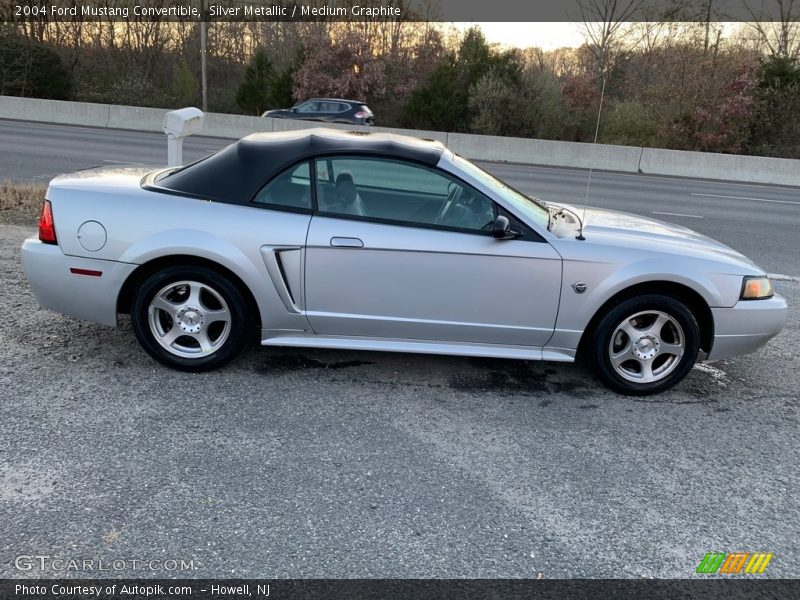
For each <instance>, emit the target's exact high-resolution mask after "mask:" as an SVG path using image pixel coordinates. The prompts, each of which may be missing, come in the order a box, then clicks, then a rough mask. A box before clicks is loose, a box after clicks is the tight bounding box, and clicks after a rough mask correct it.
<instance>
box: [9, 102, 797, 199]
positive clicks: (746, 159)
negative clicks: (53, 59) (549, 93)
mask: <svg viewBox="0 0 800 600" xmlns="http://www.w3.org/2000/svg"><path fill="white" fill-rule="evenodd" d="M166 112H167V109H160V108H143V107H137V106H118V105H113V104H92V103H87V102H63V101H60V100H41V99H38V98H17V97H14V96H0V119H16V120H21V121H37V122H44V123H58V124H65V125H84V126H90V127H107V128H111V129H129V130H134V131H157V132H161V128H162V126H163V124H164V115H165V114H166ZM319 126H320V124H319V123H315V122H311V121H292V120H283V119H262V118H260V117H248V116H243V115H225V114H220V113H206V119H205V127H204V129H203V132H202V135H206V136H212V137H221V138H233V139H235V138H240V137H243V136H245V135H248V134H250V133H254V132H260V131H266V132H269V131H287V130H292V129H305V128H309V127H319ZM325 126H326V127H334V128H339V129H351V130H352V129H358V130H363V131H382V132H387V133H397V134H401V135H412V136H416V137H423V138H431V139H436V140H439V141H441V142H442V143H444V144H445V145H447V146H448V147H449V148H450V149H452V150H453V151H454V152H456V153H458V154H460V155H462V156H465V157H466V158H470V159H478V160H489V161H499V162H512V163H520V164H530V165H546V166H555V167H577V168H589V167H594V168H595V169H603V170H607V171H621V172H627V173H645V174H648V175H669V176H680V177H692V178H700V179H720V180H727V181H743V182H750V183H767V184H779V185H792V186H800V160H792V159H786V158H766V157H760V156H742V155H734V154H715V153H711V152H685V151H681V150H662V149H658V148H637V147H632V146H612V145H608V144H597V145H594V144H583V143H578V142H557V141H552V140H536V139H527V138H512V137H498V136H488V135H473V134H464V133H446V132H441V131H421V130H413V129H390V128H385V127H363V126H353V125H327V124H326V125H325Z"/></svg>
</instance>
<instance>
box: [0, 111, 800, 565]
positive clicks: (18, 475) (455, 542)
mask: <svg viewBox="0 0 800 600" xmlns="http://www.w3.org/2000/svg"><path fill="white" fill-rule="evenodd" d="M26 131H27V132H28V134H29V135H28V136H27V138H30V139H28V140H27V141H26V136H25V135H24V134H25V132H26ZM56 132H57V134H56ZM110 134H112V132H107V131H96V130H90V129H82V128H59V127H53V126H35V125H31V124H24V125H23V124H18V123H11V124H10V123H8V122H0V176H8V175H14V176H15V177H19V178H21V179H32V178H34V177H39V178H46V177H49V176H50V175H52V174H55V173H57V172H61V171H65V170H71V169H76V168H82V167H88V166H92V165H94V164H102V162H103V161H112V160H114V161H116V160H119V161H121V162H126V161H132V162H144V163H152V162H155V161H157V160H160V159H161V158H162V157H161V156H160V155H159V154H158V152H159V151H160V150H159V148H162V149H163V146H162V144H163V139H161V136H157V135H148V134H138V133H128V132H113V137H112V138H110V141H109V142H105V141H104V140H105V138H108V137H109V136H110ZM15 136H16V137H15ZM36 136H39V137H40V138H41V139H40V141H39V143H38V144H37V143H36V142H35V141H34V139H33V138H35V137H36ZM81 140H82V141H81ZM222 144H224V141H221V140H209V139H196V140H189V143H188V148H187V154H188V155H189V157H190V158H191V157H192V156H197V155H198V154H199V153H202V152H205V151H208V150H212V149H214V148H216V147H218V146H219V145H222ZM136 157H139V158H140V160H136ZM106 164H113V163H106ZM490 168H492V169H494V170H495V171H497V172H498V173H499V174H500V175H501V176H507V177H508V179H509V180H511V181H512V182H513V183H515V184H516V185H518V186H519V187H522V188H525V189H526V191H537V192H538V193H539V195H540V196H542V197H544V198H545V199H548V198H549V199H553V200H565V199H567V196H568V195H569V194H575V193H578V192H580V188H581V183H580V179H581V177H583V186H585V176H586V174H585V173H582V172H580V171H572V170H563V169H550V168H548V169H539V168H534V167H518V166H513V165H491V166H490ZM48 169H50V170H48ZM594 183H596V184H597V185H596V187H593V189H594V190H595V192H597V195H596V196H595V195H594V192H593V200H592V204H595V205H598V204H600V205H607V206H614V207H619V208H628V209H630V210H633V209H635V212H640V213H643V214H649V213H652V212H653V211H659V212H677V213H690V210H689V209H693V210H695V211H701V210H703V211H706V212H705V213H704V214H702V215H700V214H698V213H697V212H696V213H694V214H697V216H703V217H704V218H703V219H699V218H696V217H695V218H694V221H693V222H692V223H691V224H692V225H693V226H695V228H697V229H700V230H701V231H702V230H703V229H702V228H701V227H700V226H698V225H702V226H703V227H709V228H717V229H718V230H719V231H720V232H722V233H724V232H726V231H728V230H729V229H730V234H731V235H732V236H733V241H739V242H741V243H743V244H744V243H750V242H749V240H750V238H751V237H755V243H754V245H755V246H756V249H760V251H761V252H762V254H761V255H758V256H757V255H756V253H754V252H749V253H750V254H751V255H752V256H754V257H756V258H757V260H760V261H761V262H762V264H764V266H766V267H767V268H768V269H770V270H773V271H779V272H783V273H788V274H791V275H796V274H798V269H797V263H798V261H797V258H798V252H797V247H798V246H797V243H796V242H793V238H792V236H791V234H792V233H793V229H794V228H796V224H797V222H798V220H797V211H798V210H800V207H798V206H797V205H795V204H781V203H774V206H773V204H772V203H766V202H760V203H759V202H756V201H751V204H752V206H753V207H755V209H757V210H754V211H753V212H752V214H751V212H750V211H748V210H747V209H746V208H741V209H734V208H733V207H734V206H739V205H738V204H725V205H724V207H723V208H724V209H723V208H717V209H714V208H713V207H714V206H716V205H715V204H714V202H717V200H714V199H712V198H711V197H707V196H697V197H692V196H690V197H689V198H686V197H685V196H687V195H688V194H690V193H692V192H694V193H709V191H713V192H715V193H717V192H719V193H720V195H734V194H730V193H726V192H728V191H729V190H737V194H738V195H740V196H748V197H756V196H759V197H761V198H762V199H764V200H766V199H780V200H782V201H784V200H785V201H786V202H795V201H797V200H793V198H795V199H796V198H797V191H796V190H791V189H788V188H776V187H758V188H753V189H757V190H758V192H757V193H754V192H753V191H747V192H744V191H743V190H744V189H745V186H736V185H733V184H724V183H718V182H716V183H713V182H712V183H709V182H697V181H691V180H679V179H662V178H650V177H642V176H635V175H633V176H627V175H619V174H606V173H604V174H597V173H595V175H594ZM625 186H627V188H626V187H625ZM532 188H536V190H534V189H532ZM622 189H628V191H627V192H624V193H625V198H627V200H625V201H624V202H625V203H630V206H625V207H622V206H617V205H614V204H612V203H613V202H623V200H620V199H615V198H621V197H622V196H621V194H622V193H623V192H622V191H621V190H622ZM748 189H749V188H748ZM681 190H683V192H682V191H681ZM687 190H689V191H687ZM702 190H705V191H702ZM644 192H652V193H653V194H657V197H658V198H661V201H660V203H658V204H656V203H655V201H653V200H650V199H648V200H647V201H641V200H639V201H638V202H640V203H639V204H634V203H635V202H637V201H636V200H635V197H636V195H637V193H644ZM672 194H674V195H675V199H674V200H668V198H669V197H670V196H671V195H672ZM681 194H683V195H681ZM581 196H582V192H581ZM606 196H607V197H606ZM604 197H606V198H605V199H604ZM654 197H655V196H654ZM604 202H605V203H607V204H603V203H604ZM744 202H745V201H742V207H746V206H751V204H745V203H744ZM773 209H774V210H776V211H779V212H778V213H777V214H775V215H771V213H770V211H772V210H773ZM648 210H649V212H648ZM737 211H738V212H737ZM736 214H740V216H739V217H736V216H735V215H736ZM779 215H780V218H779ZM684 218H685V219H689V218H690V217H684ZM759 219H761V220H759ZM675 220H677V218H676V219H675ZM680 222H682V223H687V222H688V221H685V222H684V221H680ZM748 226H752V227H753V228H754V233H753V235H752V236H749V235H744V234H743V233H742V232H745V231H746V228H747V227H748ZM773 228H774V231H772V229H773ZM737 231H738V232H739V234H738V238H746V239H738V238H737V235H736V232H737ZM33 232H34V230H33V228H26V227H18V226H11V225H0V290H2V292H0V314H3V315H5V318H3V319H0V340H1V341H2V343H0V423H2V427H0V578H3V577H39V576H42V575H44V576H62V575H65V574H66V575H69V576H96V575H98V573H92V572H85V571H77V572H68V573H64V572H63V571H56V570H53V569H52V567H51V568H47V569H45V571H44V572H41V571H39V570H38V569H33V570H31V571H20V570H18V569H17V568H16V567H15V558H16V557H18V556H20V555H47V556H50V557H52V558H57V559H67V560H69V559H80V560H81V561H82V560H83V559H90V560H95V561H97V560H98V559H102V560H103V561H105V562H106V563H107V564H108V563H111V562H112V561H114V560H122V561H125V563H124V564H125V565H126V566H125V568H124V569H123V570H121V571H115V572H114V574H115V575H126V576H135V577H141V576H163V575H165V572H164V570H163V569H162V570H157V571H150V570H147V569H143V570H142V569H140V570H134V569H133V563H132V561H134V560H135V561H142V562H145V563H146V562H149V561H153V560H155V561H160V562H159V563H158V564H161V565H163V564H164V561H170V560H174V561H184V562H189V561H191V568H190V569H188V570H177V571H171V572H169V573H166V574H168V575H174V576H187V577H236V576H249V577H275V578H281V577H537V576H540V574H541V576H543V577H548V578H553V577H607V578H616V577H667V578H669V577H694V576H695V575H694V572H695V568H696V566H697V564H698V563H699V562H700V560H701V559H702V557H703V555H704V554H705V553H706V552H709V551H724V552H727V551H730V552H733V551H765V552H773V553H774V555H775V557H774V558H773V560H772V563H771V564H770V566H769V568H768V570H767V572H766V574H765V576H768V577H798V576H800V545H799V544H798V536H797V532H798V531H800V494H798V487H799V486H798V484H799V483H800V477H799V476H798V470H797V465H798V463H800V445H798V444H797V436H798V426H799V425H800V419H799V417H800V414H799V413H800V408H799V405H798V392H797V390H798V389H800V354H799V353H798V352H797V342H796V340H797V339H798V336H800V308H798V307H800V281H778V282H777V284H776V286H777V290H778V292H780V293H781V294H783V295H784V296H786V297H787V299H788V301H789V307H790V315H789V320H788V323H787V326H786V328H785V329H784V331H783V332H782V333H781V334H780V335H779V336H778V337H777V338H776V339H775V340H773V341H772V342H771V343H770V344H769V345H768V346H767V347H766V348H764V349H762V350H760V351H759V352H757V353H755V354H752V355H749V356H745V357H740V358H738V359H735V360H726V361H721V362H719V363H715V364H714V365H701V366H697V367H695V369H693V370H692V372H691V373H690V375H689V376H688V378H687V379H686V380H685V381H684V382H683V383H682V384H681V385H679V386H678V387H677V388H675V389H673V390H671V391H669V392H667V393H665V394H662V395H659V396H656V397H649V398H645V399H631V398H627V397H621V396H617V395H615V394H613V393H611V392H609V391H607V390H606V389H604V388H603V387H601V386H600V385H599V384H598V383H597V382H596V381H595V380H594V379H593V377H592V376H591V375H590V374H589V372H588V371H587V370H586V369H585V368H584V367H583V366H581V365H563V364H551V363H537V362H525V361H504V360H485V359H481V360H476V359H468V358H458V357H437V356H422V355H408V354H386V353H369V352H341V351H314V350H288V349H287V350H281V349H269V350H268V349H262V348H260V347H251V348H248V349H247V350H246V351H245V352H244V353H243V354H242V356H240V357H239V358H238V359H237V360H236V361H235V362H234V363H232V364H231V365H229V366H228V367H226V368H224V369H222V370H220V371H218V372H215V373H208V374H197V375H192V374H186V373H178V372H175V371H170V370H168V369H165V368H163V367H160V366H158V365H157V364H155V363H154V362H153V361H152V360H151V359H149V357H148V356H147V355H146V354H145V353H144V352H143V351H142V350H141V349H140V348H139V347H138V346H137V344H136V343H135V340H134V337H133V333H132V331H131V327H130V323H129V322H128V321H127V320H124V321H123V322H122V324H121V327H120V328H118V329H108V328H104V327H101V326H98V325H94V324H90V323H84V322H80V321H76V320H74V319H71V318H67V317H62V316H60V315H56V314H54V313H51V312H49V311H45V310H42V309H40V308H38V307H37V306H36V303H35V300H34V299H33V296H32V294H31V292H30V290H29V288H28V286H27V283H26V282H25V280H24V277H23V275H22V272H21V269H20V267H19V246H20V244H21V243H22V240H23V239H24V237H26V236H27V235H31V234H32V233H33ZM716 237H719V238H720V239H724V238H723V236H722V235H716ZM780 239H784V240H785V242H786V243H787V245H785V246H781V245H780V244H777V245H776V244H775V242H776V241H779V240H780ZM790 241H791V242H793V245H791V244H789V242H790ZM729 243H730V242H729ZM732 245H734V246H736V247H739V248H741V249H743V250H745V251H746V252H748V250H747V248H746V247H744V246H742V245H741V244H738V245H737V244H732Z"/></svg>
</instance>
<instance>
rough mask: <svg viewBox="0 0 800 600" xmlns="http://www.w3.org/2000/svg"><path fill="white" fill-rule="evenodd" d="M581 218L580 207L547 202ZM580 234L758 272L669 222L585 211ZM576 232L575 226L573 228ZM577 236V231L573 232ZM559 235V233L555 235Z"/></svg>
mask: <svg viewBox="0 0 800 600" xmlns="http://www.w3.org/2000/svg"><path fill="white" fill-rule="evenodd" d="M548 205H549V206H555V207H558V208H565V209H567V210H570V211H572V212H574V213H575V214H577V215H579V216H583V208H578V207H575V206H570V205H567V204H555V203H548ZM583 220H584V227H583V235H584V237H585V238H586V240H587V241H589V242H591V243H595V244H603V245H614V246H619V247H627V248H631V249H635V250H643V251H660V252H666V253H670V254H682V255H691V256H698V257H701V258H710V257H711V256H713V257H714V258H716V259H718V260H722V261H723V262H737V263H744V264H747V265H748V266H750V267H753V268H755V269H757V270H759V271H761V269H760V268H759V267H758V266H757V265H756V264H755V263H754V262H753V261H752V260H750V259H749V258H747V257H746V256H744V255H743V254H741V253H740V252H737V251H736V250H734V249H733V248H731V247H729V246H726V245H725V244H722V243H720V242H718V241H716V240H714V239H712V238H710V237H708V236H705V235H703V234H701V233H697V232H696V231H693V230H691V229H689V228H688V227H683V226H681V225H675V224H673V223H666V222H664V221H659V220H657V219H650V218H647V217H642V216H639V215H634V214H630V213H625V212H620V211H615V210H608V209H603V208H593V207H590V208H587V209H586V215H585V217H584V219H583ZM576 229H577V226H576ZM576 233H577V231H576ZM556 234H557V235H559V236H563V229H562V232H559V233H556Z"/></svg>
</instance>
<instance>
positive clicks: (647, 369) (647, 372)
mask: <svg viewBox="0 0 800 600" xmlns="http://www.w3.org/2000/svg"><path fill="white" fill-rule="evenodd" d="M639 366H640V367H641V369H642V371H641V376H642V381H644V382H647V381H652V379H653V361H652V360H640V361H639Z"/></svg>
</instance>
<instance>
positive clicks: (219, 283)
mask: <svg viewBox="0 0 800 600" xmlns="http://www.w3.org/2000/svg"><path fill="white" fill-rule="evenodd" d="M183 283H186V284H193V283H194V284H197V286H196V288H193V287H192V286H191V285H184V286H182V285H181V284H183ZM173 284H175V287H174V288H172V289H169V288H170V286H172V285H173ZM182 288H185V289H186V297H188V294H189V290H192V289H198V290H200V291H199V297H201V298H202V299H201V300H200V304H199V305H198V307H199V310H197V311H193V309H191V308H189V309H187V308H181V307H182V306H185V305H182V304H180V303H176V304H175V307H176V313H177V314H175V315H170V312H169V311H165V310H161V309H158V308H154V309H153V311H159V310H160V311H161V312H155V315H154V314H153V313H152V312H151V304H152V303H153V302H154V300H155V299H156V295H158V294H160V293H161V292H163V291H164V290H165V289H168V292H167V294H172V296H171V297H172V298H175V297H176V295H177V300H178V301H180V300H181V299H182V298H181V296H180V294H181V293H183V292H182ZM173 290H174V291H173ZM194 304H197V302H194ZM246 307H247V304H246V302H245V300H244V298H243V297H242V294H241V292H239V290H238V288H237V287H236V286H235V285H234V284H233V283H231V282H230V281H229V280H228V279H227V278H225V277H223V276H222V275H220V274H219V273H217V272H216V271H214V270H212V269H209V268H206V267H200V266H185V267H182V266H175V267H168V268H166V269H163V270H161V271H158V272H157V273H154V274H153V275H151V276H150V277H148V278H147V279H146V280H145V281H144V282H143V283H142V285H141V286H139V289H138V290H136V294H135V296H134V299H133V305H132V307H131V321H132V323H133V331H134V333H135V334H136V338H137V339H138V340H139V343H140V344H141V345H142V347H143V348H144V349H145V351H146V352H147V353H148V354H149V355H150V356H152V357H153V358H154V359H156V360H157V361H158V362H160V363H161V364H163V365H166V366H168V367H171V368H173V369H177V370H180V371H190V372H195V373H197V372H202V371H211V370H213V369H218V368H219V367H221V366H223V365H225V364H227V363H229V362H230V361H231V360H233V359H234V358H235V357H236V355H237V354H239V352H240V351H241V349H242V347H243V346H244V344H245V342H246V341H247V339H248V337H247V321H248V319H247V308H246ZM178 308H181V310H182V311H186V312H184V313H182V314H181V312H180V311H177V309H178ZM206 309H208V312H207V315H213V314H223V311H224V309H227V312H228V320H227V321H214V322H208V323H204V322H203V311H205V310H206ZM190 310H192V311H193V312H191V313H190V312H189V311H190ZM214 311H216V312H214ZM198 314H199V317H198ZM207 318H208V319H209V320H212V321H213V319H212V317H211V316H208V317H207ZM170 319H171V320H172V325H171V326H170V325H169V323H170ZM181 319H183V321H182V320H181ZM187 319H191V321H189V320H187ZM195 319H197V321H198V322H199V325H195V323H194V321H195ZM164 323H166V324H164ZM179 324H180V327H181V329H180V330H179V328H178V325H179ZM183 327H186V328H187V329H189V333H188V334H186V335H183V331H184V329H183ZM192 327H199V335H200V336H202V335H203V334H204V335H205V341H206V342H207V343H215V344H217V345H215V346H214V347H213V349H202V348H201V347H200V346H201V344H200V342H199V341H197V340H198V339H199V337H198V332H196V331H194V329H191V328H192ZM162 328H163V330H164V331H165V332H169V331H172V330H175V333H176V334H180V335H179V337H178V338H177V339H176V340H175V342H174V344H175V345H176V348H173V349H172V350H168V349H167V348H166V347H165V345H164V344H162V342H161V341H159V337H157V336H158V334H159V330H160V329H162ZM217 332H220V333H217ZM215 336H216V339H215ZM166 337H167V336H166V333H165V334H164V336H163V339H164V340H166ZM195 344H196V345H197V348H194V345H195ZM181 348H183V350H184V351H185V352H184V353H185V354H190V356H179V355H177V354H176V352H180V351H181V350H180V349H181ZM195 354H196V356H195Z"/></svg>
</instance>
